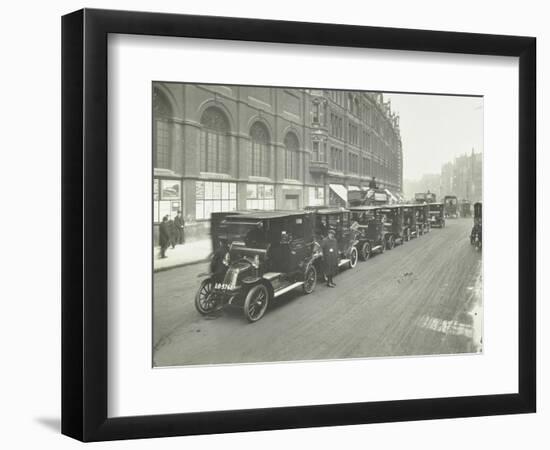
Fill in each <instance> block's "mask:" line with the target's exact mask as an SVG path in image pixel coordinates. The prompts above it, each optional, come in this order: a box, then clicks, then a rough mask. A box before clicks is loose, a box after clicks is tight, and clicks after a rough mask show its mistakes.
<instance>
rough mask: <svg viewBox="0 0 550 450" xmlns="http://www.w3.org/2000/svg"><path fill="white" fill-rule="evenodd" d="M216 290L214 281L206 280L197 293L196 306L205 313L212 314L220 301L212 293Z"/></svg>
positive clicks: (200, 311)
mask: <svg viewBox="0 0 550 450" xmlns="http://www.w3.org/2000/svg"><path fill="white" fill-rule="evenodd" d="M213 290H214V282H213V281H212V279H210V278H209V279H207V280H204V281H203V282H202V283H201V285H200V287H199V290H198V292H197V294H196V295H195V308H196V309H197V311H198V312H199V313H201V314H203V315H206V314H211V313H213V312H214V311H216V310H217V309H219V308H218V302H217V301H216V299H215V298H214V296H213V295H212V291H213Z"/></svg>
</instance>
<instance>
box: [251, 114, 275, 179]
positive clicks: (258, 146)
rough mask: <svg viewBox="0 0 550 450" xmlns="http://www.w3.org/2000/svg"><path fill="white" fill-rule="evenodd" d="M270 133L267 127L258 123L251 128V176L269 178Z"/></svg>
mask: <svg viewBox="0 0 550 450" xmlns="http://www.w3.org/2000/svg"><path fill="white" fill-rule="evenodd" d="M270 156H271V154H270V151H269V132H268V131H267V128H266V127H265V125H264V124H263V123H261V122H256V123H254V125H252V127H251V128H250V175H252V176H256V177H269V169H270V164H269V162H270Z"/></svg>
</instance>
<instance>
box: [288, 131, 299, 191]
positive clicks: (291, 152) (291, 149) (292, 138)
mask: <svg viewBox="0 0 550 450" xmlns="http://www.w3.org/2000/svg"><path fill="white" fill-rule="evenodd" d="M299 147H300V145H299V143H298V138H297V137H296V135H295V134H294V133H287V135H286V137H285V178H288V179H290V180H298V178H299V176H298V174H299V170H300V169H299V166H300V153H299Z"/></svg>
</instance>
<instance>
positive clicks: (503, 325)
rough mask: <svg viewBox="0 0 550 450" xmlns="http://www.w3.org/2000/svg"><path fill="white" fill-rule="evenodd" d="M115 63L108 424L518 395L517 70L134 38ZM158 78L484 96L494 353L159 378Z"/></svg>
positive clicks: (432, 56)
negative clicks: (155, 340) (154, 254)
mask: <svg viewBox="0 0 550 450" xmlns="http://www.w3.org/2000/svg"><path fill="white" fill-rule="evenodd" d="M108 51H109V60H108V68H109V72H108V93H109V94H108V95H109V98H108V102H109V105H108V117H109V124H108V126H109V129H108V132H109V161H108V166H109V174H108V176H109V179H108V180H109V209H108V214H109V274H108V276H109V302H108V303H109V310H108V317H109V324H108V326H109V328H108V330H109V334H108V336H109V337H108V369H109V373H108V383H109V385H108V390H109V400H108V415H109V417H118V416H133V415H144V414H165V413H181V412H195V411H209V410H225V409H243V408H262V407H277V406H294V405H311V404H334V403H348V402H362V401H377V400H399V399H412V398H428V397H450V396H465V395H482V394H501V393H514V392H517V391H518V311H517V292H518V262H517V261H518V260H517V257H518V255H517V248H518V241H517V239H518V210H517V204H518V178H517V173H518V93H519V83H518V59H517V58H512V57H494V56H491V57H487V56H472V55H452V54H442V53H424V52H405V51H382V50H370V49H348V48H336V47H321V46H305V45H289V44H266V43H248V42H247V43H244V42H234V41H218V40H197V39H188V38H167V37H151V36H126V35H110V36H109V41H108ZM152 80H166V81H177V82H186V81H189V82H199V81H200V82H203V83H220V84H253V85H273V86H297V87H303V86H308V87H324V88H335V89H336V88H339V89H357V90H378V91H386V92H388V91H393V92H425V93H444V94H450V93H451V94H470V95H483V96H484V114H485V130H484V131H485V133H484V173H483V186H484V197H483V200H484V211H483V212H484V242H483V246H484V248H483V257H484V286H483V297H484V298H483V300H484V319H485V320H484V330H483V340H484V342H483V349H484V353H483V355H475V356H472V355H462V356H443V357H441V356H440V357H417V358H377V359H362V360H357V359H354V360H345V361H336V362H334V361H321V362H319V361H315V362H302V363H277V364H247V365H233V366H228V365H224V366H218V367H204V366H202V367H186V368H163V369H152V367H151V342H152V329H151V323H152V317H151V312H152V308H151V301H152V299H151V296H152V285H151V283H152V273H151V271H152V265H151V247H152V242H151V238H152V237H151V217H152V215H151V208H152V202H151V201H149V199H150V198H151V186H152V180H151V178H152V168H151V161H152V158H151V81H152ZM450 138H452V137H450ZM467 150H469V149H465V151H467ZM404 151H406V148H404ZM503 218H505V220H503ZM503 243H507V245H506V246H505V248H506V251H505V252H504V250H503V249H504V246H503ZM404 374H406V375H404ZM250 379H258V380H264V381H265V386H266V387H265V389H262V390H259V391H260V392H257V391H256V392H254V395H246V392H247V391H246V389H245V388H246V385H247V384H248V382H249V380H250ZM204 386H206V387H207V388H206V390H205V388H204Z"/></svg>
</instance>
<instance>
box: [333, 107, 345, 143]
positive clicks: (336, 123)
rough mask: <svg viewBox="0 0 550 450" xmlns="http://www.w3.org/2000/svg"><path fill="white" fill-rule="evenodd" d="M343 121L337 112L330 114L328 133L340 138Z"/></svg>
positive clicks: (342, 133) (342, 131)
mask: <svg viewBox="0 0 550 450" xmlns="http://www.w3.org/2000/svg"><path fill="white" fill-rule="evenodd" d="M343 124H344V121H343V119H342V118H341V117H339V116H338V115H337V114H334V113H331V114H330V133H331V134H332V135H333V136H334V137H337V138H339V139H342V138H343V136H344V126H343Z"/></svg>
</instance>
